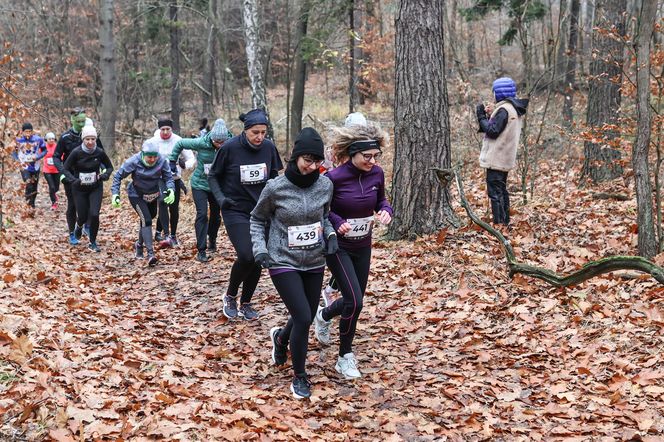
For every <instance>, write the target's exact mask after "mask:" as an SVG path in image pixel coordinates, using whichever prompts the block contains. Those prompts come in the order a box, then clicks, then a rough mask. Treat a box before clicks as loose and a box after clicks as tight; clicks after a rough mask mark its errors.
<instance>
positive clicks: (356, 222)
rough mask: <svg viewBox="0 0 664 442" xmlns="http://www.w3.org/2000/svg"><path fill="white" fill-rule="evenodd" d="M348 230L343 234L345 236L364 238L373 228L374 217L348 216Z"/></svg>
mask: <svg viewBox="0 0 664 442" xmlns="http://www.w3.org/2000/svg"><path fill="white" fill-rule="evenodd" d="M346 221H348V224H350V231H349V232H348V233H346V235H344V237H346V238H352V239H361V238H366V237H367V236H369V234H370V233H371V229H372V228H373V223H374V217H373V216H367V217H366V218H349V219H347V220H346Z"/></svg>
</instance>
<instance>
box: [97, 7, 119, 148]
mask: <svg viewBox="0 0 664 442" xmlns="http://www.w3.org/2000/svg"><path fill="white" fill-rule="evenodd" d="M100 6H101V11H100V18H99V21H100V26H99V43H100V45H101V57H100V60H99V64H100V70H101V83H102V100H101V113H100V116H101V118H100V119H101V125H100V132H101V134H100V138H101V140H102V141H103V143H104V148H105V149H106V151H107V152H108V153H110V154H112V153H113V152H114V151H115V121H116V119H117V104H118V92H117V84H116V83H117V77H116V74H115V40H114V38H113V22H114V19H113V15H114V9H113V6H114V5H113V0H102V2H101V4H100Z"/></svg>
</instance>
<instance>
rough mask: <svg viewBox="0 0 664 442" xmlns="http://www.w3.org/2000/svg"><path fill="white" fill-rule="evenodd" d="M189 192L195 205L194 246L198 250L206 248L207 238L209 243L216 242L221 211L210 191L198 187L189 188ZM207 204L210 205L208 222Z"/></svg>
mask: <svg viewBox="0 0 664 442" xmlns="http://www.w3.org/2000/svg"><path fill="white" fill-rule="evenodd" d="M191 194H192V196H193V198H194V204H195V205H196V221H195V222H194V227H195V229H196V248H197V249H198V251H199V252H202V251H205V250H207V239H208V237H209V238H210V242H211V243H215V242H217V234H218V233H219V226H221V212H220V210H219V204H217V200H216V199H215V198H214V195H212V192H206V191H205V190H200V189H191ZM208 205H209V207H210V220H209V222H208Z"/></svg>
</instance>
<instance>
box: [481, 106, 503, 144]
mask: <svg viewBox="0 0 664 442" xmlns="http://www.w3.org/2000/svg"><path fill="white" fill-rule="evenodd" d="M480 106H481V105H480ZM480 106H478V108H477V121H478V122H479V125H480V132H484V133H485V134H486V136H487V137H489V138H491V139H494V140H495V139H496V138H498V136H499V135H500V134H501V133H502V132H503V130H505V127H506V126H507V120H508V119H509V114H508V113H507V111H506V110H505V109H499V110H498V112H496V115H494V116H493V117H492V118H490V119H489V118H487V114H486V111H484V106H482V108H481V110H480Z"/></svg>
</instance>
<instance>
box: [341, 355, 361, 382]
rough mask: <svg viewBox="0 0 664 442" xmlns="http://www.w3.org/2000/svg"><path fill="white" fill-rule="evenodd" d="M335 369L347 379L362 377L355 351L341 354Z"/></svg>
mask: <svg viewBox="0 0 664 442" xmlns="http://www.w3.org/2000/svg"><path fill="white" fill-rule="evenodd" d="M334 369H335V370H337V372H339V374H341V375H342V376H343V377H344V378H346V379H357V378H361V377H362V373H360V370H358V369H357V359H355V355H354V354H353V353H346V354H345V355H343V356H339V359H337V364H336V365H335V366H334Z"/></svg>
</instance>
